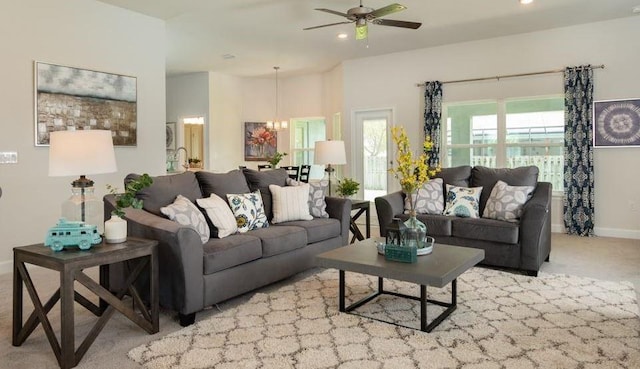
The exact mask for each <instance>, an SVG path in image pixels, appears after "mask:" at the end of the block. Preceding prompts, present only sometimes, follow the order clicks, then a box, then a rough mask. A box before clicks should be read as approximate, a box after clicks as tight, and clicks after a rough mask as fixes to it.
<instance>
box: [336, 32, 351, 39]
mask: <svg viewBox="0 0 640 369" xmlns="http://www.w3.org/2000/svg"><path fill="white" fill-rule="evenodd" d="M347 37H349V35H347V34H346V33H345V32H342V33H338V38H339V39H341V40H344V39H345V38H347Z"/></svg>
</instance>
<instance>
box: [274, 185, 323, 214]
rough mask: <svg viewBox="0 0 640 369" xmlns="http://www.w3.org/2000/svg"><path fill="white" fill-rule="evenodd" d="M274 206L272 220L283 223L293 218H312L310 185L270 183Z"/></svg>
mask: <svg viewBox="0 0 640 369" xmlns="http://www.w3.org/2000/svg"><path fill="white" fill-rule="evenodd" d="M269 191H271V198H272V203H271V207H272V208H273V219H272V222H273V223H274V224H276V223H282V222H288V221H291V220H311V219H313V217H312V216H311V214H310V213H309V202H308V200H309V185H308V184H306V183H305V184H303V185H301V186H285V187H280V186H276V185H269Z"/></svg>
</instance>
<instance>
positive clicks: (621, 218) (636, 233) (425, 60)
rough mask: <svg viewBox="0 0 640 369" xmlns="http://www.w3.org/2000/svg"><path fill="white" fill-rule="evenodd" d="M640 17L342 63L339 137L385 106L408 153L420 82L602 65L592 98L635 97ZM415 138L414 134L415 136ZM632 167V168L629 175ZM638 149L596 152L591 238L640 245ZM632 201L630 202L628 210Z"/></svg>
mask: <svg viewBox="0 0 640 369" xmlns="http://www.w3.org/2000/svg"><path fill="white" fill-rule="evenodd" d="M638 35H640V17H629V18H623V19H619V20H613V21H607V22H600V23H592V24H587V25H580V26H574V27H567V28H562V29H554V30H548V31H543V32H535V33H529V34H522V35H515V36H509V37H501V38H496V39H490V40H482V41H475V42H468V43H461V44H455V45H447V46H442V47H435V48H429V49H422V50H415V51H410V52H403V53H395V54H389V55H384V56H379V57H372V58H366V59H356V60H348V61H346V62H344V63H343V72H344V112H343V125H344V126H345V127H344V133H345V135H346V136H345V139H346V140H349V139H350V137H351V132H352V129H353V127H351V126H350V125H351V118H352V114H353V112H354V111H355V110H358V109H367V108H377V107H392V108H393V109H394V113H395V118H396V120H395V122H394V123H395V124H398V125H404V126H405V127H406V128H407V130H408V131H409V132H414V133H416V134H413V135H410V137H411V141H412V143H413V145H414V147H417V145H418V142H419V141H420V140H422V138H421V136H422V128H421V125H422V123H421V122H422V114H423V102H422V99H423V97H422V95H423V93H424V90H423V89H421V88H418V87H416V86H415V85H416V83H417V82H421V81H425V80H440V81H447V80H456V79H464V78H473V77H487V76H495V75H501V74H512V73H526V72H536V71H543V70H549V69H558V68H562V67H564V66H572V65H582V64H605V65H606V69H604V70H596V71H595V72H594V73H595V92H594V93H595V96H594V97H595V100H606V99H620V98H634V97H635V98H637V97H640V84H639V83H638V81H639V80H638V73H637V67H638V65H639V64H640V48H639V47H637V45H638V40H637V38H638ZM562 86H563V85H562V74H556V75H551V76H536V77H523V78H517V79H509V80H501V81H499V82H495V81H491V82H474V83H466V84H447V85H445V86H444V101H445V103H446V102H451V101H464V100H479V99H495V98H500V97H515V96H535V95H548V94H562V93H563V87H562ZM417 133H420V134H417ZM631 168H634V169H633V170H629V169H631ZM635 168H640V148H619V149H597V150H596V151H595V185H596V195H595V209H596V219H595V220H596V234H598V235H602V236H614V237H628V238H639V239H640V213H639V210H638V207H637V204H639V203H640V194H639V193H638V191H637V190H636V187H637V186H635V184H636V183H638V182H639V181H640V172H638V170H636V169H635ZM558 201H559V200H558V199H556V200H555V202H554V205H553V212H552V222H553V223H554V225H555V230H557V231H561V229H560V228H561V224H562V218H561V209H562V205H561V203H559V202H558ZM631 202H634V203H635V204H636V207H635V209H636V210H632V209H631V206H630V204H631Z"/></svg>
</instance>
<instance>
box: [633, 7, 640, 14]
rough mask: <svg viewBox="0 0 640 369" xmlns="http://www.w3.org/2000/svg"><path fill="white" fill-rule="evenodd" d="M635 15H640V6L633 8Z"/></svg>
mask: <svg viewBox="0 0 640 369" xmlns="http://www.w3.org/2000/svg"><path fill="white" fill-rule="evenodd" d="M633 14H640V5H638V6H635V7H633Z"/></svg>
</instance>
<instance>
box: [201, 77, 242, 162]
mask: <svg viewBox="0 0 640 369" xmlns="http://www.w3.org/2000/svg"><path fill="white" fill-rule="evenodd" d="M209 95H210V96H211V99H210V110H209V116H210V117H211V120H210V123H209V136H208V137H209V157H210V158H211V165H210V166H209V169H210V170H212V171H215V172H228V171H230V170H232V169H238V165H244V164H241V163H242V162H243V161H244V157H243V155H244V154H243V150H244V146H243V145H242V143H243V139H242V137H243V132H244V123H241V122H242V111H243V102H242V79H241V78H238V77H233V76H228V75H225V74H221V73H213V72H210V73H209Z"/></svg>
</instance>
